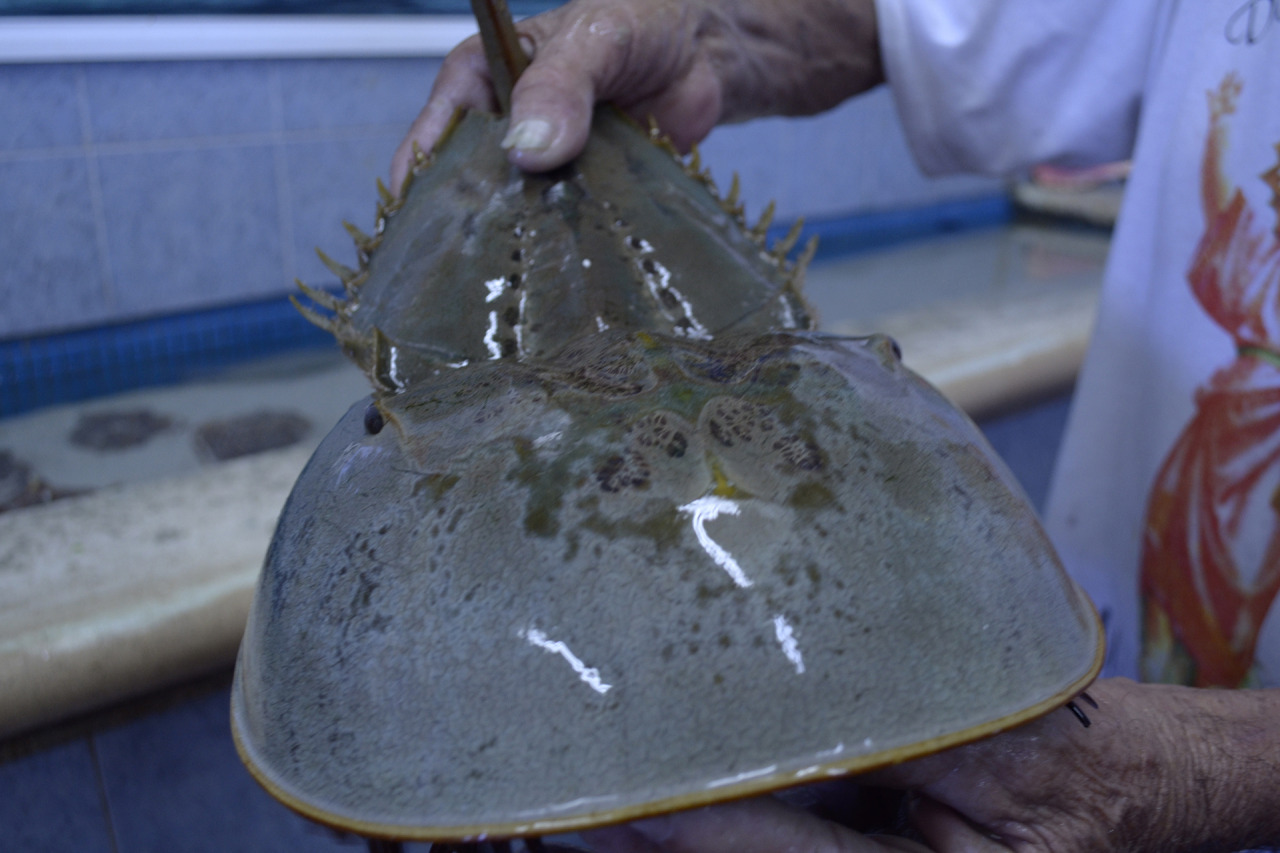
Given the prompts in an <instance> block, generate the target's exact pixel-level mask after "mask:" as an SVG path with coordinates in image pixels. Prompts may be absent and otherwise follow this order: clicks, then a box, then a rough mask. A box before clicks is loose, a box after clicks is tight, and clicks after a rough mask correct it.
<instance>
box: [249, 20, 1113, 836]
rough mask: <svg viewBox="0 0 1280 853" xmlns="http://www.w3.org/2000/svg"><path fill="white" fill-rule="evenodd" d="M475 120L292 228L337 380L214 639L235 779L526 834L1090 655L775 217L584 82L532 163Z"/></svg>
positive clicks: (940, 430)
mask: <svg viewBox="0 0 1280 853" xmlns="http://www.w3.org/2000/svg"><path fill="white" fill-rule="evenodd" d="M477 3H478V4H479V5H480V6H484V7H486V9H487V10H488V11H487V12H486V13H485V14H486V15H488V16H489V18H488V19H487V18H486V17H485V15H482V16H481V20H482V25H483V24H484V22H485V21H486V20H489V19H491V20H489V23H490V24H491V25H492V24H494V22H495V21H496V23H497V26H496V31H497V32H498V35H497V36H495V35H494V34H493V33H494V31H495V28H494V27H493V26H490V28H489V29H488V30H486V33H487V35H486V38H487V39H488V40H489V42H490V45H489V46H490V47H491V48H492V47H493V45H492V42H493V41H494V40H495V39H497V40H498V41H502V42H503V43H504V44H506V45H507V47H508V48H509V49H508V50H507V51H506V52H505V53H504V52H503V51H501V50H491V51H490V54H491V57H492V56H494V55H498V54H501V55H503V56H508V57H510V56H512V55H517V54H518V55H520V56H522V54H520V51H519V48H518V43H517V40H516V38H515V35H514V31H513V30H512V29H511V28H510V24H509V22H507V23H505V24H504V23H503V21H502V20H501V19H502V18H503V15H501V14H499V12H500V10H498V11H495V10H494V9H493V8H491V5H492V0H477ZM482 29H484V27H483V26H482ZM499 64H500V63H499ZM517 65H518V63H517ZM495 69H496V70H495V73H494V74H493V78H494V80H495V81H497V80H500V79H508V80H509V79H514V78H515V77H516V76H517V74H518V67H516V66H512V69H508V70H510V72H511V73H509V74H507V75H506V77H505V78H504V77H503V75H502V74H501V73H498V72H500V71H501V70H502V69H501V68H500V67H497V66H495ZM499 88H500V89H501V87H499ZM502 94H503V92H502V91H499V96H500V97H499V100H500V101H501V100H502V97H501V96H502ZM505 130H506V122H505V119H503V118H501V117H496V116H488V115H483V114H479V113H470V114H467V115H466V116H464V117H462V118H460V120H459V121H458V122H457V124H456V125H455V127H454V128H453V130H452V131H451V132H450V133H449V134H448V135H447V136H446V137H445V139H444V142H443V143H441V144H440V145H438V146H437V148H436V150H435V151H433V152H432V153H431V154H430V155H426V154H423V155H421V156H420V157H419V158H418V164H417V168H416V169H415V178H414V180H413V185H412V187H411V189H409V190H408V191H407V192H405V193H402V194H401V195H399V196H392V195H391V194H390V193H388V192H386V191H385V188H383V189H382V204H381V205H380V207H379V215H378V220H377V227H376V229H375V232H374V234H373V235H372V236H366V235H364V234H361V233H359V232H358V231H356V230H355V229H353V233H354V236H355V237H356V242H357V250H358V251H357V256H358V260H359V269H348V268H347V267H344V266H342V265H341V264H337V263H334V262H331V261H330V262H329V263H330V264H331V268H333V269H334V271H335V272H336V273H337V274H338V275H339V276H340V277H341V278H342V280H343V285H344V291H345V295H346V298H345V299H339V298H337V297H335V296H333V295H332V294H328V293H326V292H321V291H313V290H308V293H309V295H311V296H312V298H313V300H314V301H315V302H316V304H317V305H318V309H306V310H305V313H307V314H308V316H310V317H311V318H312V319H313V320H315V321H316V322H318V323H320V324H321V325H324V326H325V327H326V328H329V329H331V330H332V331H333V332H334V334H335V336H336V337H337V338H338V340H339V341H340V342H341V344H342V345H343V347H344V348H345V349H346V350H347V352H348V353H349V354H350V355H351V356H352V357H353V358H354V359H355V360H356V361H357V363H359V364H360V365H361V366H362V367H363V368H364V369H365V370H366V372H367V373H368V375H369V377H370V380H371V382H372V384H373V386H374V394H373V397H372V399H371V400H366V401H362V402H360V403H358V404H356V405H355V406H354V407H353V408H352V409H351V411H350V412H349V413H348V414H347V415H346V416H345V417H344V418H343V419H342V420H341V421H340V422H339V423H338V425H337V426H336V427H335V428H334V429H333V431H332V432H331V433H330V435H329V436H328V437H327V438H326V439H325V440H324V441H323V443H322V444H321V445H320V447H319V448H318V449H317V450H316V453H315V455H314V456H313V458H312V459H311V461H310V463H309V464H308V465H307V467H306V469H305V471H304V472H303V473H302V475H301V477H300V478H299V480H298V483H297V485H296V486H295V488H294V491H293V494H292V495H291V496H290V498H289V501H288V503H287V505H286V506H285V509H284V511H283V513H282V515H281V518H280V522H279V525H278V528H277V530H276V535H275V539H274V541H273V542H272V545H271V549H270V552H269V553H268V555H267V560H266V565H265V567H264V569H263V574H262V578H261V581H260V583H259V587H258V590H257V595H256V597H255V599H254V602H253V607H252V610H251V613H250V617H249V624H248V628H247V631H246V634H245V639H244V642H243V644H242V646H241V650H240V657H239V661H238V664H237V668H236V676H235V682H234V687H233V692H232V725H233V731H234V734H235V738H236V743H237V747H238V748H239V750H240V753H241V756H242V757H243V758H244V760H245V763H246V764H247V765H248V767H249V769H250V770H251V772H253V774H254V775H255V776H256V777H257V778H258V780H259V781H260V782H262V784H263V785H264V786H265V787H266V788H267V789H268V790H269V791H271V793H272V794H274V795H275V796H276V797H278V798H279V799H280V800H282V801H284V802H285V803H287V804H288V805H290V806H292V807H293V808H295V809H297V810H298V811H300V812H302V813H304V814H306V815H309V816H311V817H313V818H316V819H317V820H320V821H323V822H326V823H329V824H332V825H335V826H338V827H342V828H344V829H347V830H351V831H354V832H358V833H361V834H364V835H368V836H372V837H380V838H397V839H426V840H441V841H457V840H467V839H475V838H479V837H510V836H530V835H542V834H546V833H550V832H556V831H561V830H569V829H574V828H581V827H588V826H594V825H598V824H604V823H609V822H614V821H619V820H625V819H628V818H633V817H638V816H643V815H651V814H657V813H661V812H664V811H668V810H671V809H677V808H683V807H688V806H693V805H698V804H703V803H710V802H715V801H718V800H723V799H729V798H735V797H741V796H745V795H748V794H752V793H756V792H763V791H768V790H773V789H777V788H781V787H784V786H788V785H793V784H798V783H803V782H806V781H810V780H818V779H823V778H826V777H829V776H835V775H843V774H847V773H853V772H858V771H862V770H868V769H872V768H875V767H879V766H883V765H886V764H889V763H893V762H898V761H903V760H907V759H910V758H913V757H917V756H922V755H926V754H929V753H932V752H935V751H937V750H940V749H943V748H946V747H948V746H951V745H956V744H960V743H964V742H966V741H970V740H974V739H976V738H979V737H982V736H984V735H987V734H990V733H992V732H995V731H998V730H1000V729H1003V728H1006V727H1009V726H1012V725H1015V724H1018V723H1020V722H1024V721H1026V720H1029V719H1031V718H1033V717H1035V716H1037V715H1039V714H1043V713H1045V712H1047V711H1049V710H1051V709H1053V708H1056V707H1059V706H1061V705H1063V704H1064V703H1066V702H1067V701H1069V700H1070V699H1071V697H1072V696H1073V695H1074V694H1075V693H1076V692H1078V691H1079V690H1081V689H1082V688H1083V687H1084V686H1085V685H1087V684H1088V682H1089V681H1090V680H1092V678H1093V677H1094V676H1095V675H1096V673H1097V671H1098V668H1099V666H1100V664H1101V655H1102V639H1101V630H1100V627H1099V624H1098V621H1097V617H1096V615H1095V614H1094V612H1093V609H1092V606H1091V605H1090V604H1089V603H1088V601H1087V600H1086V599H1085V597H1084V596H1083V594H1082V593H1081V592H1080V591H1079V590H1078V589H1077V588H1076V586H1075V585H1074V584H1073V583H1072V582H1071V580H1070V579H1069V578H1068V577H1067V576H1066V574H1065V573H1064V572H1063V570H1062V568H1061V566H1060V565H1059V563H1058V561H1057V558H1056V557H1055V555H1054V553H1053V550H1052V548H1051V547H1050V545H1049V543H1048V541H1047V540H1046V538H1045V536H1044V533H1043V532H1042V531H1041V529H1040V526H1039V524H1038V523H1037V521H1036V518H1035V515H1034V513H1033V511H1032V510H1031V508H1030V506H1029V505H1028V503H1027V501H1026V499H1025V497H1023V496H1022V494H1021V491H1020V490H1019V488H1018V487H1017V485H1016V483H1014V482H1013V480H1012V478H1011V477H1010V475H1009V474H1008V472H1007V471H1006V470H1005V468H1004V467H1003V466H1002V465H1001V463H1000V462H999V461H998V460H997V459H996V457H995V455H994V454H993V453H992V451H991V449H990V448H989V447H988V446H987V444H986V442H985V441H984V440H983V439H982V436H981V434H980V433H979V432H978V430H977V429H976V427H974V425H973V424H972V423H971V422H970V421H969V420H968V419H967V418H966V417H965V416H964V415H963V414H962V413H960V412H959V411H957V410H956V409H955V408H954V407H953V406H951V405H950V404H949V403H948V402H947V401H946V400H945V399H944V398H943V397H942V396H941V395H940V394H938V392H937V391H935V390H933V389H932V388H931V387H929V386H928V385H927V384H926V383H925V382H923V381H922V380H921V379H919V378H918V377H917V376H915V375H914V374H912V373H911V372H910V371H909V370H907V369H906V368H904V367H903V366H902V364H901V363H900V361H899V358H898V353H897V352H896V347H895V346H894V345H893V344H892V342H891V341H889V340H888V339H887V338H884V337H871V338H863V339H844V338H835V337H828V336H823V335H820V334H818V333H816V332H812V331H808V329H809V327H810V325H811V322H810V313H809V311H808V310H807V307H806V306H805V304H804V301H803V299H802V298H801V296H800V290H799V288H800V282H801V278H802V274H803V268H804V260H805V256H804V255H802V256H801V257H800V258H799V259H798V260H793V259H792V258H791V256H790V254H789V250H790V248H791V246H792V244H793V243H794V240H795V237H796V236H797V235H798V233H799V229H798V228H796V229H793V230H792V232H791V234H790V235H789V236H788V237H787V238H784V239H783V240H782V241H780V244H777V243H776V244H774V245H773V246H772V247H767V246H766V245H765V233H766V229H767V226H768V218H769V217H768V216H767V215H766V216H765V217H764V218H763V219H762V221H761V222H759V223H757V224H756V225H755V226H751V227H749V226H747V225H746V223H745V221H744V219H743V217H742V208H741V205H740V204H739V203H738V201H737V192H736V189H731V190H730V191H729V193H728V194H727V195H726V196H725V197H723V198H722V197H720V196H719V194H718V193H717V192H716V191H715V188H714V186H713V185H712V184H711V181H710V179H709V176H707V175H706V174H705V173H704V172H703V171H702V170H701V167H700V166H699V164H698V162H697V159H696V154H695V155H694V157H693V159H692V160H691V161H688V162H685V161H681V160H680V159H679V158H678V157H676V156H673V155H674V150H673V149H672V148H671V147H670V145H669V144H668V143H664V142H663V141H662V140H661V139H659V138H656V136H655V135H654V134H646V133H644V132H643V131H641V130H640V129H639V128H638V127H636V126H635V125H633V124H631V123H630V122H629V120H627V119H625V118H623V117H621V116H620V115H619V114H617V113H616V112H614V111H612V110H611V109H608V108H604V109H601V110H600V111H599V112H598V113H597V116H596V121H595V125H594V128H593V131H592V136H591V140H590V142H589V143H588V146H587V149H586V151H585V152H584V153H583V155H582V156H581V157H579V158H578V159H577V160H576V161H574V163H571V164H569V165H568V166H565V167H563V168H561V169H558V170H555V171H554V172H551V173H548V174H545V175H527V174H524V173H522V172H520V171H519V170H518V169H515V168H514V167H512V166H511V165H510V164H508V163H507V161H506V158H505V155H504V154H503V152H502V150H501V149H500V147H499V141H500V140H501V139H502V138H503V136H504V134H505ZM655 141H656V143H657V144H655ZM735 187H736V183H735Z"/></svg>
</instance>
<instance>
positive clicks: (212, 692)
mask: <svg viewBox="0 0 1280 853" xmlns="http://www.w3.org/2000/svg"><path fill="white" fill-rule="evenodd" d="M1021 239H1022V238H1021V237H1020V236H1018V235H1016V234H1012V233H1011V232H992V233H990V234H987V235H977V236H973V237H970V238H968V240H969V241H968V242H964V241H961V242H945V241H944V242H941V243H938V244H934V245H929V244H922V245H921V246H918V247H916V248H915V249H914V250H896V251H895V254H894V256H893V259H892V262H891V263H888V264H887V265H886V264H885V262H884V260H883V259H876V258H874V257H862V258H854V259H850V260H848V261H847V262H845V264H844V266H843V267H840V266H837V265H832V266H829V267H827V268H826V269H821V270H818V271H816V273H817V274H816V275H815V276H814V281H812V283H811V291H810V293H811V295H812V296H813V297H814V298H815V299H819V300H827V301H831V300H833V299H834V298H835V296H824V295H823V294H825V293H828V292H830V293H831V294H838V291H839V290H840V288H841V287H842V284H841V282H845V281H847V280H848V278H849V277H850V276H853V277H854V278H868V279H870V280H889V281H891V282H911V281H916V282H921V281H923V282H925V284H923V285H921V287H924V288H925V289H926V290H928V289H929V288H934V290H935V291H936V292H934V293H932V294H927V295H924V296H921V295H920V294H911V293H907V294H906V295H905V296H904V294H903V292H902V291H903V288H901V287H899V288H898V299H899V303H900V304H888V303H886V304H878V305H876V306H875V308H876V310H877V311H878V312H882V313H883V312H891V311H894V310H899V309H900V308H901V307H905V305H907V304H910V303H911V301H913V300H916V299H919V298H952V297H954V296H955V295H956V293H957V292H958V291H960V292H967V291H968V290H973V289H977V290H979V291H983V292H985V290H984V288H986V289H997V290H998V289H1000V288H1003V287H1006V286H1008V280H1007V279H1008V270H1009V258H1010V254H1011V253H1013V254H1014V255H1016V256H1017V257H1021V258H1023V259H1024V260H1025V258H1026V257H1029V256H1033V255H1034V249H1027V247H1026V245H1025V244H1024V243H1023V242H1020V241H1021ZM1082 251H1084V250H1082ZM1092 251H1093V249H1092V248H1090V249H1088V251H1086V252H1085V254H1088V253H1089V252H1092ZM1028 252H1030V255H1028ZM1019 253H1021V254H1019ZM1092 268H1093V272H1094V275H1095V276H1096V270H1097V259H1096V258H1095V259H1094V261H1093V267H1092ZM814 291H817V292H816V293H815V292H814ZM862 292H864V293H865V292H866V290H865V289H864V290H863V291H862ZM820 307H821V305H820ZM1068 402H1069V401H1068V398H1066V397H1057V398H1054V399H1050V400H1048V401H1045V402H1042V403H1040V404H1039V405H1036V406H1032V407H1030V408H1027V409H1024V410H1022V411H1020V412H1017V413H1014V414H1011V415H1007V416H1004V417H1001V418H998V419H995V420H991V421H988V422H986V423H985V424H983V427H984V429H985V430H986V433H987V435H988V437H989V438H990V440H991V442H992V444H993V445H994V446H995V448H996V450H997V451H998V452H999V453H1000V454H1001V455H1002V456H1004V458H1005V459H1006V460H1007V461H1008V462H1009V464H1010V466H1011V467H1012V468H1013V470H1014V472H1015V474H1016V475H1017V476H1018V477H1019V479H1020V480H1021V481H1022V483H1023V485H1024V487H1025V488H1026V490H1027V492H1028V494H1029V496H1030V497H1031V499H1032V500H1033V502H1034V503H1035V504H1036V505H1038V506H1040V505H1042V504H1043V501H1044V498H1045V495H1046V493H1047V489H1048V482H1049V476H1050V473H1051V469H1052V464H1053V458H1054V455H1055V452H1056V449H1057V446H1058V443H1059V441H1060V439H1061V434H1062V429H1063V426H1064V424H1065V420H1066V412H1067V407H1068ZM339 411H340V410H339ZM184 452H189V451H184ZM183 464H198V463H197V461H196V460H190V461H189V463H188V462H184V463H183ZM229 683H230V674H229V673H220V674H217V675H215V676H213V677H210V678H207V679H204V680H203V681H201V682H198V683H196V684H191V685H187V686H185V687H183V688H181V689H179V690H176V691H171V692H170V693H167V694H165V695H163V696H152V697H146V698H144V699H142V700H139V701H138V702H135V703H132V704H131V705H129V706H128V707H124V708H118V709H113V710H112V711H110V712H107V713H105V714H100V715H97V716H95V717H93V718H91V719H88V720H81V721H77V722H74V723H72V724H69V725H64V726H61V727H59V728H57V729H55V730H52V731H46V732H40V733H37V734H36V735H34V736H27V737H24V738H19V739H17V740H13V741H10V742H9V743H7V744H6V743H0V850H14V851H23V853H35V851H77V853H97V851H109V852H110V853H150V851H156V853H162V851H163V853H170V851H205V850H207V851H219V853H224V852H225V851H259V850H262V851H274V850H279V851H299V850H306V851H329V850H333V851H338V850H359V849H363V843H362V842H361V841H360V840H359V839H354V838H343V837H340V836H337V835H335V834H333V833H331V832H330V831H328V830H325V829H323V828H320V827H318V826H316V825H313V824H311V823H309V822H308V821H306V820H304V819H303V818H300V817H298V816H296V815H294V814H293V813H292V812H290V811H289V810H287V809H286V808H284V807H283V806H281V805H279V804H277V803H276V802H275V801H274V800H272V799H271V798H270V797H269V796H268V795H267V794H266V793H265V792H264V791H263V790H262V789H260V788H259V787H258V785H257V784H256V783H255V782H254V781H253V780H252V779H251V778H250V776H249V775H248V773H247V772H246V771H245V770H244V769H243V767H242V766H241V765H240V762H239V760H238V759H237V757H236V754H235V750H234V748H233V746H232V743H231V736H230V731H229V723H228V701H229V699H228V695H229ZM415 847H416V849H417V850H422V849H425V845H417V846H415Z"/></svg>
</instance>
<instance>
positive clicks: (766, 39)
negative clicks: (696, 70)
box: [699, 0, 884, 121]
mask: <svg viewBox="0 0 1280 853" xmlns="http://www.w3.org/2000/svg"><path fill="white" fill-rule="evenodd" d="M701 15H702V19H701V20H700V21H699V26H700V27H701V28H702V30H703V32H705V33H706V34H707V40H706V41H705V42H704V44H706V48H707V51H708V55H709V59H710V60H711V62H712V65H713V67H714V68H715V69H716V71H717V75H718V76H719V77H720V80H721V83H722V86H723V110H722V116H721V118H722V120H724V121H735V120H742V119H746V118H751V117H754V116H761V115H809V114H813V113H818V112H821V111H822V110H826V109H830V108H831V107H833V106H835V105H836V104H838V103H840V102H841V101H843V100H845V99H846V98H848V97H850V96H852V95H855V94H857V93H859V92H862V91H865V90H866V89H869V88H871V87H873V86H876V85H878V84H879V83H882V82H883V81H884V70H883V68H882V67H881V60H880V44H879V37H878V34H877V31H876V13H875V3H874V2H873V0H711V2H706V3H704V4H703V5H702V8H701Z"/></svg>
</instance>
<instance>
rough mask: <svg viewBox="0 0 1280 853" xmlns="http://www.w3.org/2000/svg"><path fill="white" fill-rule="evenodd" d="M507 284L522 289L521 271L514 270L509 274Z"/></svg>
mask: <svg viewBox="0 0 1280 853" xmlns="http://www.w3.org/2000/svg"><path fill="white" fill-rule="evenodd" d="M507 284H508V285H509V286H510V287H511V289H512V290H519V289H520V273H518V272H513V273H512V274H511V275H509V276H507Z"/></svg>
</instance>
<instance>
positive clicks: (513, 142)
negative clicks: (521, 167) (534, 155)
mask: <svg viewBox="0 0 1280 853" xmlns="http://www.w3.org/2000/svg"><path fill="white" fill-rule="evenodd" d="M550 144H551V122H549V121H546V120H545V119H540V118H527V119H525V120H524V121H522V122H520V123H519V124H517V125H516V126H515V127H513V128H511V129H510V130H508V131H507V135H506V136H505V137H503V139H502V147H503V148H515V149H516V150H518V151H542V150H544V149H545V148H546V147H547V146H548V145H550Z"/></svg>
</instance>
